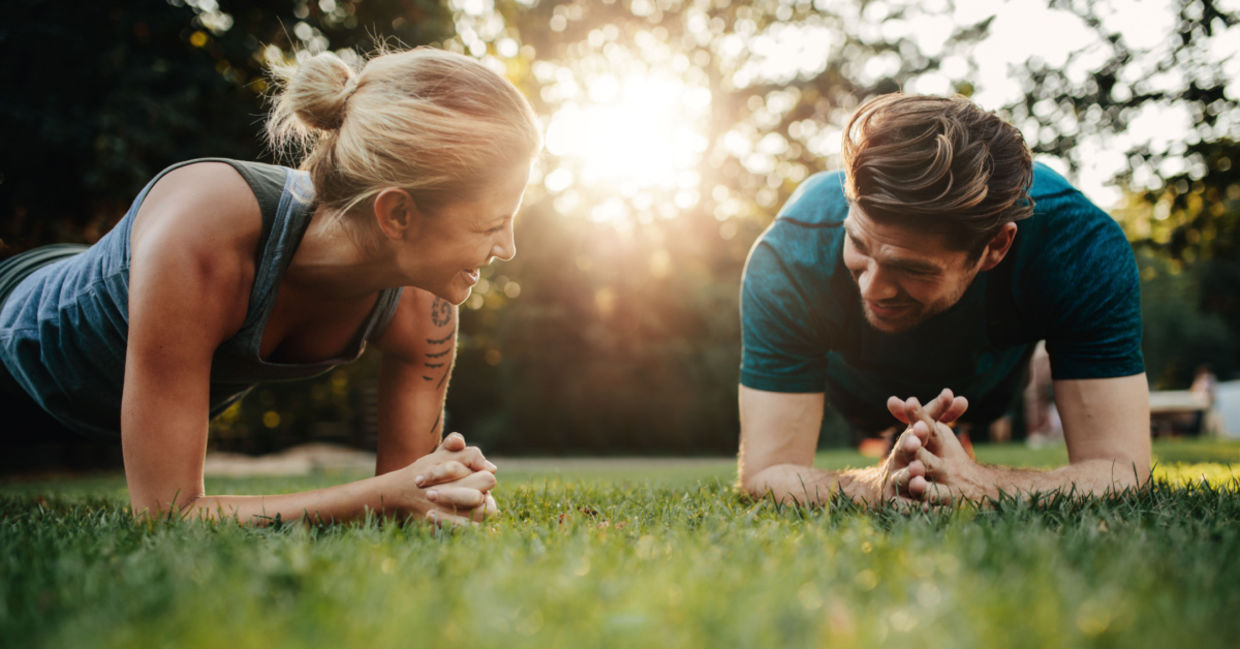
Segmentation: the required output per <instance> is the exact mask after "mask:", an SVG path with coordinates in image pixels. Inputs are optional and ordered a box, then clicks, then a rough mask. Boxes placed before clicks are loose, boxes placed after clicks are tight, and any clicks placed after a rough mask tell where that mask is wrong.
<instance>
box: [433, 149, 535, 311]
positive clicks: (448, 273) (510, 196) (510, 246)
mask: <svg viewBox="0 0 1240 649" xmlns="http://www.w3.org/2000/svg"><path fill="white" fill-rule="evenodd" d="M529 178H530V169H529V167H528V166H524V165H523V166H520V167H519V168H518V169H515V170H513V171H512V172H510V173H509V174H508V175H507V176H506V177H505V178H504V179H503V180H501V181H500V182H498V183H494V184H493V185H491V186H489V187H488V188H487V189H486V190H484V191H482V192H479V193H478V194H477V195H475V196H472V197H469V198H465V199H463V200H459V201H454V202H451V203H448V204H446V205H444V206H443V207H441V208H439V209H438V210H436V211H435V212H434V213H433V214H427V215H425V216H423V217H422V218H421V219H420V227H419V228H418V231H417V232H416V234H415V236H413V237H411V247H412V249H411V250H410V251H409V258H410V261H409V267H410V268H411V269H412V270H413V272H411V273H410V275H411V276H412V277H415V278H417V281H416V285H417V286H419V287H420V288H424V289H426V290H428V291H430V292H432V293H434V294H435V295H438V296H439V297H442V298H443V299H445V300H448V301H449V302H452V303H453V304H460V303H462V302H464V301H465V299H466V298H468V297H469V293H470V291H471V290H472V289H473V287H474V284H477V283H478V276H479V272H480V270H481V268H482V267H483V266H486V265H487V264H490V263H491V261H492V260H494V259H500V260H503V261H507V260H509V259H512V257H513V255H515V254H517V246H516V241H515V240H514V238H513V219H514V218H515V217H516V214H517V209H518V208H520V206H521V199H522V198H523V197H524V195H525V186H526V184H527V183H529Z"/></svg>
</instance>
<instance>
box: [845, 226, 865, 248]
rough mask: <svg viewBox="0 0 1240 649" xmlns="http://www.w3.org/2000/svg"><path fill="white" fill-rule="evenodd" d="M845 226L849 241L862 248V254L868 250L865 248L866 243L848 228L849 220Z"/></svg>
mask: <svg viewBox="0 0 1240 649" xmlns="http://www.w3.org/2000/svg"><path fill="white" fill-rule="evenodd" d="M843 226H844V236H846V237H848V240H849V241H852V243H853V245H854V246H856V247H858V248H860V249H861V250H862V252H864V251H865V250H867V248H866V247H865V242H864V241H862V240H861V237H858V236H857V235H856V234H854V233H853V231H852V228H849V227H848V220H847V219H846V220H845V221H844V223H843Z"/></svg>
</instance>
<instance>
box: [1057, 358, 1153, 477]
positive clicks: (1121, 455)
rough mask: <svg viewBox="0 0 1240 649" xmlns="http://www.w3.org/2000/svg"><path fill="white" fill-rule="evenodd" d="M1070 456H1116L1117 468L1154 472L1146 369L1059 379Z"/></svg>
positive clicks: (1076, 458) (1146, 474) (1073, 459)
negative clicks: (1141, 371) (1130, 372)
mask: <svg viewBox="0 0 1240 649" xmlns="http://www.w3.org/2000/svg"><path fill="white" fill-rule="evenodd" d="M1054 385H1055V406H1056V407H1057V408H1058V409H1059V416H1060V419H1061V420H1062V421H1063V431H1064V440H1065V441H1066V442H1067V445H1068V459H1069V460H1070V461H1071V462H1072V463H1074V464H1075V463H1078V462H1083V461H1087V460H1113V461H1115V463H1116V465H1115V467H1114V469H1113V470H1117V471H1135V473H1136V475H1137V477H1138V480H1139V481H1142V482H1144V481H1145V480H1146V479H1147V478H1148V477H1149V473H1150V396H1149V386H1148V384H1147V383H1146V378H1145V374H1144V373H1142V374H1134V375H1132V376H1122V377H1116V378H1105V379H1064V380H1059V381H1055V384H1054Z"/></svg>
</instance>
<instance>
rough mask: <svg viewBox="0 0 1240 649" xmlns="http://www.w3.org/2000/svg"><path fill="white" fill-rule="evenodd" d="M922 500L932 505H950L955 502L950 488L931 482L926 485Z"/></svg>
mask: <svg viewBox="0 0 1240 649" xmlns="http://www.w3.org/2000/svg"><path fill="white" fill-rule="evenodd" d="M922 500H923V501H925V502H928V503H930V504H932V505H951V504H953V503H955V502H956V499H955V497H954V496H953V495H952V490H951V488H950V487H947V486H946V485H943V484H941V483H938V482H933V481H929V482H928V483H927V486H926V491H925V494H924V495H923V496H922Z"/></svg>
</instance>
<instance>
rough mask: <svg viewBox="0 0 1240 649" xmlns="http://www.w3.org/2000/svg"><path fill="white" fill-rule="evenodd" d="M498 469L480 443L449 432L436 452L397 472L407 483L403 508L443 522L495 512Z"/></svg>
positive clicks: (462, 521)
mask: <svg viewBox="0 0 1240 649" xmlns="http://www.w3.org/2000/svg"><path fill="white" fill-rule="evenodd" d="M495 471H496V466H495V465H494V464H493V463H491V462H490V461H489V460H487V459H486V458H485V457H483V455H482V451H480V450H479V449H478V447H477V446H466V444H465V438H464V437H462V436H461V434H460V433H450V434H449V435H448V436H447V437H446V438H444V440H443V442H442V443H441V444H440V445H439V448H437V449H435V451H434V452H432V453H430V454H429V455H426V456H424V457H422V458H419V459H418V460H417V461H415V462H413V463H412V464H410V465H408V466H406V467H405V468H403V469H401V470H400V471H399V472H398V473H400V479H401V484H402V485H403V486H404V487H405V488H404V489H402V492H403V493H402V494H400V495H401V496H402V500H404V501H405V502H404V503H402V505H403V506H402V507H401V509H403V510H406V511H407V512H408V513H409V514H412V515H414V516H419V517H423V518H425V519H426V520H429V521H432V522H434V523H437V524H440V525H442V524H444V523H448V524H453V525H466V524H470V523H476V522H479V521H482V520H485V519H487V518H490V517H492V516H495V515H496V514H497V513H498V512H499V510H498V509H497V508H496V506H495V498H494V497H493V496H492V495H491V489H493V488H494V487H495Z"/></svg>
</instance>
